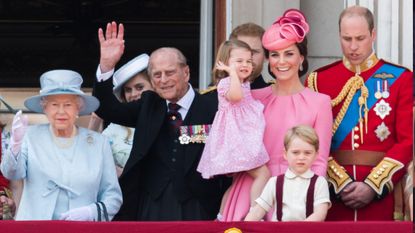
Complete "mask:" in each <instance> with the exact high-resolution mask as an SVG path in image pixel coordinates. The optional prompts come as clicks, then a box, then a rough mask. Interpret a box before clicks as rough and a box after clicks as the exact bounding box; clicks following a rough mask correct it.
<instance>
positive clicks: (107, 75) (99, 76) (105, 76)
mask: <svg viewBox="0 0 415 233" xmlns="http://www.w3.org/2000/svg"><path fill="white" fill-rule="evenodd" d="M113 74H114V69H112V70H110V71H108V72H106V73H101V68H100V67H99V64H98V68H97V74H96V75H97V80H98V82H103V81H107V80H108V79H109V78H111V76H112V75H113Z"/></svg>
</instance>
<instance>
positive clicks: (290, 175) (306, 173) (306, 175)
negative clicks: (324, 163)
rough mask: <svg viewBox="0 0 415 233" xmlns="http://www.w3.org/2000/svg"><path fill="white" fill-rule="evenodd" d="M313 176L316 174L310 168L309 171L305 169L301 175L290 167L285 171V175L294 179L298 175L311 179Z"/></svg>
mask: <svg viewBox="0 0 415 233" xmlns="http://www.w3.org/2000/svg"><path fill="white" fill-rule="evenodd" d="M313 176H314V172H312V171H311V170H310V169H308V170H307V171H305V172H304V173H303V174H300V175H296V174H295V173H294V172H292V171H291V170H290V168H288V169H287V171H286V172H285V177H287V178H288V179H294V178H296V177H301V178H304V179H310V178H311V177H313Z"/></svg>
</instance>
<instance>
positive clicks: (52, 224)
mask: <svg viewBox="0 0 415 233" xmlns="http://www.w3.org/2000/svg"><path fill="white" fill-rule="evenodd" d="M232 227H236V228H238V229H240V230H241V231H242V232H243V233H248V232H249V233H262V232H264V233H265V232H266V233H269V232H278V233H294V232H296V233H297V232H307V233H333V232H341V233H358V232H364V233H379V232H382V233H387V232H393V233H397V232H399V233H410V232H412V223H411V222H357V223H354V222H231V223H229V222H226V223H223V222H200V221H195V222H99V223H97V222H67V221H0V232H5V233H6V232H7V233H26V232H27V233H32V232H42V233H56V232H59V233H69V232H83V233H103V232H105V233H112V232H114V233H141V232H143V233H144V232H145V233H156V232H157V233H161V232H163V233H167V232H174V233H176V232H177V233H194V232H197V233H223V232H224V231H225V230H227V229H229V228H232Z"/></svg>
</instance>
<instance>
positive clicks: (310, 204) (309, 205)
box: [305, 174, 318, 218]
mask: <svg viewBox="0 0 415 233" xmlns="http://www.w3.org/2000/svg"><path fill="white" fill-rule="evenodd" d="M317 178H318V176H317V175H316V174H314V176H313V177H311V180H310V185H309V186H308V190H307V200H306V211H305V212H306V213H305V216H306V218H307V217H308V216H310V215H311V214H312V213H313V211H314V189H315V186H316V181H317Z"/></svg>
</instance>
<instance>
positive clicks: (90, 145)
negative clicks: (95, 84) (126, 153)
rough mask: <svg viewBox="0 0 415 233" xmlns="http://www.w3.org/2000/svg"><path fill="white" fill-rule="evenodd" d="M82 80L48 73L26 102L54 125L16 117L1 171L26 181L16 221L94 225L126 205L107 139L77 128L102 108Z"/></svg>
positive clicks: (62, 73)
mask: <svg viewBox="0 0 415 233" xmlns="http://www.w3.org/2000/svg"><path fill="white" fill-rule="evenodd" d="M82 81H83V80H82V77H81V75H79V74H78V73H76V72H74V71H70V70H52V71H49V72H46V73H44V74H43V75H42V76H41V77H40V84H41V90H40V95H37V96H33V97H30V98H28V99H26V101H25V103H24V104H25V106H26V107H27V108H28V109H29V110H31V111H33V112H37V113H44V114H45V115H46V117H47V119H48V121H49V123H48V124H40V125H34V126H30V127H27V125H28V123H27V122H28V121H27V116H23V115H22V113H21V111H19V112H18V113H17V114H16V115H15V117H14V119H13V123H12V127H11V128H12V130H11V140H10V148H9V149H8V151H7V152H6V153H5V156H4V158H3V160H2V162H1V171H2V173H3V175H4V176H5V177H7V178H8V179H11V180H17V179H23V180H24V189H23V193H22V197H21V200H20V205H19V208H18V210H17V214H16V220H78V221H94V220H99V216H101V214H102V215H105V212H107V213H108V217H109V219H112V217H113V216H114V215H115V214H116V213H117V212H118V210H119V208H120V206H121V204H122V195H121V189H120V187H119V184H118V180H117V176H116V174H115V172H114V170H115V167H114V161H113V159H112V156H111V148H110V144H109V142H108V139H106V138H105V137H104V136H102V135H100V134H98V133H96V132H93V131H90V130H88V129H85V128H81V127H77V126H76V125H75V121H76V118H77V117H78V115H86V114H90V113H91V112H93V111H94V110H96V109H97V108H98V106H99V102H98V100H97V99H96V98H95V97H92V96H88V95H86V94H85V93H84V92H82V91H81V89H80V88H81V84H82ZM105 209H106V211H104V210H105ZM98 210H100V211H98Z"/></svg>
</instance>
